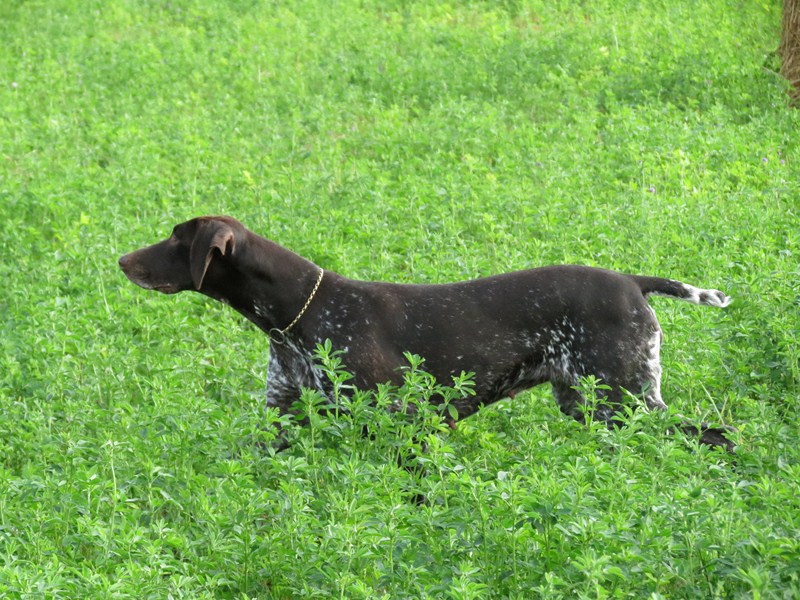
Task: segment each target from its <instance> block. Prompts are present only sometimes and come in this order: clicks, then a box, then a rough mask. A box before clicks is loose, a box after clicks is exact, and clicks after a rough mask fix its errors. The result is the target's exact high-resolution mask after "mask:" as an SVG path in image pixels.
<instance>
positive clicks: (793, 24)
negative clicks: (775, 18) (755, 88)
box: [778, 0, 800, 106]
mask: <svg viewBox="0 0 800 600" xmlns="http://www.w3.org/2000/svg"><path fill="white" fill-rule="evenodd" d="M778 54H779V55H780V57H781V75H783V76H784V77H785V78H786V79H787V80H788V81H789V83H790V84H791V86H792V89H791V90H790V91H789V95H790V96H791V97H792V103H793V104H794V105H795V106H797V105H800V0H783V31H782V32H781V45H780V46H779V47H778Z"/></svg>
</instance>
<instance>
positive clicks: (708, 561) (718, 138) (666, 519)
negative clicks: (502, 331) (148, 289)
mask: <svg viewBox="0 0 800 600" xmlns="http://www.w3.org/2000/svg"><path fill="white" fill-rule="evenodd" d="M779 20H780V3H779V2H776V1H770V2H747V3H734V2H724V1H722V0H716V1H714V2H708V3H695V2H683V1H679V2H637V1H632V0H629V1H621V2H603V1H597V2H584V3H563V2H538V1H533V0H531V1H525V0H520V1H506V2H499V1H498V2H464V3H462V2H451V3H447V2H444V3H439V2H435V3H433V2H414V1H399V0H398V1H396V2H393V1H391V0H387V1H381V2H379V1H371V0H364V1H360V2H356V1H350V0H343V1H341V2H319V1H311V0H308V1H300V2H282V1H275V2H261V1H256V0H235V1H230V2H225V3H218V2H212V1H210V0H187V1H185V2H151V1H147V0H111V1H99V0H88V1H83V2H77V1H75V0H52V1H47V2H44V1H28V2H24V1H22V0H9V1H6V2H3V3H2V4H0V249H2V259H0V277H2V286H0V408H1V409H2V417H0V595H2V596H4V597H9V598H166V597H171V598H180V597H183V598H250V597H252V598H296V597H317V598H328V597H341V598H421V597H431V598H434V597H443V598H484V597H486V598H535V597H543V598H573V597H586V598H699V597H704V598H739V597H753V598H794V597H797V596H798V595H800V531H799V529H800V449H799V448H798V439H800V436H799V434H800V431H799V427H798V416H797V414H798V409H799V408H800V400H798V392H800V390H798V383H797V382H798V377H799V376H800V366H799V364H798V356H800V350H798V345H797V335H798V305H799V304H800V287H799V286H798V275H799V274H800V273H798V256H800V226H798V208H799V207H800V201H799V200H798V198H800V163H799V162H798V161H800V149H799V148H798V143H799V142H798V139H799V138H798V135H797V132H798V131H800V113H798V111H796V110H790V109H788V108H787V101H786V96H785V88H784V83H783V82H782V81H781V79H780V78H779V77H778V76H777V75H776V74H775V67H776V64H775V57H774V55H773V51H774V49H775V48H776V47H777V44H778V34H779ZM214 213H224V214H231V215H234V216H236V217H238V218H239V219H240V220H242V221H243V222H245V223H246V224H247V225H248V226H249V227H250V228H251V229H253V230H255V231H258V232H260V233H262V234H264V235H265V236H267V237H270V238H271V239H274V240H275V241H277V242H279V243H282V244H283V245H286V246H288V247H290V248H292V249H294V250H295V251H297V252H299V253H301V254H303V255H305V256H307V257H309V258H311V259H312V260H315V261H316V262H317V263H319V264H320V265H322V266H324V267H325V268H328V269H332V270H335V271H338V272H340V273H342V274H344V275H348V276H352V277H359V278H369V279H390V280H395V281H409V282H410V281H414V282H445V281H453V280H457V279H463V278H468V277H474V276H480V275H488V274H492V273H497V272H502V271H508V270H513V269H520V268H527V267H532V266H538V265H543V264H550V263H561V262H575V263H583V264H591V265H598V266H604V267H609V268H615V269H619V270H623V271H628V272H638V273H649V274H656V275H664V276H670V277H675V278H678V279H682V280H685V281H688V282H691V283H695V284H698V285H705V286H710V287H717V288H719V289H722V290H724V291H726V292H727V293H728V294H730V295H731V296H733V297H734V299H735V301H734V304H733V305H732V306H731V307H730V308H728V309H726V310H724V311H719V310H712V309H708V308H702V307H695V306H690V305H687V304H683V303H677V302H674V301H670V300H666V299H654V300H653V302H652V303H653V305H654V307H655V309H656V311H657V312H658V314H659V317H660V320H661V322H662V325H663V327H664V330H665V332H666V344H665V348H664V350H663V359H662V360H663V365H664V369H665V378H664V384H663V389H664V396H665V399H666V400H667V401H668V402H670V404H671V407H672V409H673V414H670V415H644V414H639V413H636V414H634V415H633V416H632V417H631V419H630V420H631V423H630V426H629V427H627V428H624V429H621V430H619V431H616V432H608V431H604V430H602V428H598V427H595V426H590V427H582V426H579V425H577V424H576V423H573V422H571V421H569V420H567V419H565V418H563V417H562V416H561V415H560V414H559V413H558V411H557V409H556V407H555V405H554V403H553V402H552V400H551V398H550V396H549V390H547V389H546V387H545V386H543V387H542V388H540V389H536V390H533V391H532V392H530V393H528V394H524V395H521V396H519V397H517V399H516V400H515V401H513V402H511V401H506V402H502V403H498V404H497V405H495V406H493V407H490V408H487V409H485V410H484V411H482V412H481V413H480V414H479V415H478V416H476V417H474V418H471V419H469V420H467V421H465V422H463V423H462V424H460V425H459V427H458V428H457V429H456V430H455V431H443V432H439V433H438V434H436V435H429V433H430V431H432V430H434V431H435V430H436V429H437V425H436V415H435V414H433V413H430V414H428V413H425V414H426V415H427V416H426V417H425V418H426V419H428V420H427V421H425V420H424V419H423V420H422V421H412V422H408V421H407V420H403V419H401V418H399V417H396V418H395V419H391V418H389V417H387V416H385V415H384V414H383V413H382V412H380V411H376V410H374V409H372V408H371V407H370V401H376V398H374V397H373V398H370V397H366V396H363V395H358V396H357V397H356V398H355V399H354V400H353V402H354V403H356V407H355V408H356V409H357V410H354V411H353V417H352V418H349V419H348V418H344V419H338V420H337V419H331V418H330V417H328V416H325V415H322V414H318V413H317V407H318V404H319V399H318V398H315V397H314V396H313V394H309V395H307V396H304V398H303V402H304V405H305V406H306V407H307V410H308V411H309V412H310V414H311V415H312V416H313V419H312V421H313V426H312V427H309V428H305V429H298V430H297V431H296V432H295V436H296V443H295V444H294V446H293V447H292V448H291V449H290V450H289V451H287V452H284V453H281V454H279V455H274V454H273V453H271V452H270V451H263V450H261V449H259V446H258V442H259V441H261V440H263V439H264V436H265V435H266V434H264V433H263V431H262V430H261V425H262V424H263V423H264V421H265V419H266V418H268V416H265V414H264V411H263V408H262V397H263V386H264V381H263V379H264V371H265V365H266V356H267V353H268V342H267V340H266V339H265V338H264V336H263V335H261V334H260V333H259V332H257V331H256V330H255V329H254V328H253V327H251V326H250V325H249V324H247V322H245V321H244V320H243V319H242V318H240V317H239V316H238V315H236V314H234V313H232V312H231V311H230V310H229V309H227V308H225V307H224V306H221V305H218V304H215V303H212V302H210V301H208V300H206V299H204V298H202V297H200V296H197V295H188V294H185V295H179V296H176V297H170V298H166V297H161V296H157V295H155V294H148V293H145V292H143V291H142V290H140V289H138V288H135V287H134V286H132V285H130V284H129V283H128V282H127V281H126V280H125V279H124V277H123V276H122V274H121V273H120V272H119V270H118V269H117V266H116V258H117V257H118V256H119V255H120V254H121V253H123V252H126V251H129V250H131V249H133V248H136V247H138V246H141V245H143V244H145V243H149V242H151V241H154V240H155V239H159V238H160V237H162V236H163V235H165V234H166V233H167V232H168V231H169V230H170V228H171V227H172V226H173V225H174V224H176V223H177V222H180V221H183V220H186V219H187V218H190V217H192V216H195V215H199V214H214ZM464 325H465V327H469V323H465V324H464ZM329 366H330V369H331V374H332V375H333V376H335V377H342V374H341V367H339V366H337V365H336V364H335V363H331V364H330V365H329ZM426 385H427V384H426V383H425V377H424V373H422V372H420V371H418V370H414V369H411V370H410V373H409V381H408V382H407V386H406V387H405V388H403V389H400V390H387V391H385V393H386V394H394V395H395V396H399V397H401V398H409V397H412V396H414V397H417V396H419V394H420V390H421V389H422V390H424V389H425V386H426ZM415 394H416V396H415ZM377 400H380V398H379V399H377ZM383 400H385V398H384V399H383ZM383 400H381V401H383ZM379 404H380V402H379ZM678 413H683V414H687V415H692V416H695V417H696V418H697V419H698V420H699V419H704V420H709V421H714V422H724V423H728V424H733V425H736V426H737V427H738V428H739V430H740V434H739V436H738V438H739V439H738V440H737V441H738V443H739V448H738V452H737V454H736V456H735V457H730V456H727V455H723V454H722V453H719V452H714V451H709V450H707V449H705V448H698V447H696V445H694V444H693V443H692V442H691V441H687V440H685V439H683V438H681V437H675V436H667V435H665V434H664V433H663V432H664V430H665V428H666V426H667V425H668V424H669V422H670V419H674V418H675V415H676V414H678ZM364 425H369V426H370V427H372V428H373V430H374V432H375V435H373V436H371V437H373V438H374V439H367V438H363V437H362V436H361V435H360V431H361V429H362V428H363V426H364ZM415 428H416V429H415ZM420 428H422V429H420ZM409 431H412V432H414V431H419V432H420V436H417V439H418V440H420V439H424V440H426V441H427V445H428V451H427V452H426V453H424V454H421V455H419V454H418V455H417V456H418V458H417V460H419V461H420V462H421V463H423V464H422V465H421V466H424V469H425V473H426V476H424V477H422V476H420V475H419V474H420V471H414V470H411V471H407V470H404V469H402V468H399V467H398V466H397V462H396V460H395V457H396V455H397V454H398V453H403V452H410V451H411V450H413V448H409V446H408V445H409V444H410V443H411V442H410V441H409V440H410V439H411V438H413V437H414V436H411V438H410V437H409V435H408V433H409ZM356 434H359V435H356ZM415 494H423V495H424V496H425V497H426V498H427V500H428V502H427V503H426V504H425V505H422V506H417V505H415V504H414V503H413V502H412V501H410V500H409V498H410V497H411V496H413V495H415Z"/></svg>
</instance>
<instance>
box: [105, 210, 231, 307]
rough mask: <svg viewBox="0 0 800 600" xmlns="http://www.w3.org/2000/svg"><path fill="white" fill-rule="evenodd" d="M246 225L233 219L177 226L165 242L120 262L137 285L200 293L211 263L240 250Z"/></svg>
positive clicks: (200, 220)
mask: <svg viewBox="0 0 800 600" xmlns="http://www.w3.org/2000/svg"><path fill="white" fill-rule="evenodd" d="M240 229H243V227H242V225H241V224H240V223H239V222H238V221H236V220H235V219H232V218H230V217H198V218H196V219H192V220H191V221H186V222H185V223H181V224H180V225H176V226H175V228H174V229H173V230H172V235H171V236H169V237H168V238H167V239H165V240H164V241H161V242H158V243H157V244H153V245H152V246H147V247H146V248H142V249H140V250H136V251H135V252H131V253H130V254H126V255H125V256H123V257H121V258H120V259H119V266H120V268H121V269H122V271H123V272H124V273H125V275H126V276H127V277H128V279H130V280H131V281H132V282H133V283H135V284H136V285H138V286H141V287H143V288H145V289H147V290H156V291H159V292H162V293H164V294H175V293H177V292H182V291H184V290H200V289H201V288H202V286H203V281H204V280H205V278H206V273H207V272H208V268H209V266H210V265H211V262H212V261H213V260H214V259H215V258H217V257H229V256H232V255H233V253H234V252H235V251H236V238H237V233H238V232H239V230H240Z"/></svg>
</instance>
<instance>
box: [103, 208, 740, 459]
mask: <svg viewBox="0 0 800 600" xmlns="http://www.w3.org/2000/svg"><path fill="white" fill-rule="evenodd" d="M119 265H120V267H121V268H122V270H123V272H124V273H125V275H126V276H127V277H128V278H129V279H130V280H131V281H132V282H133V283H135V284H137V285H139V286H141V287H143V288H145V289H150V290H156V291H159V292H162V293H165V294H173V293H177V292H182V291H186V290H192V291H196V292H200V293H201V294H204V295H206V296H208V297H210V298H214V299H215V300H219V301H221V302H224V303H225V304H228V305H230V306H231V307H232V308H234V309H235V310H237V311H238V312H240V313H241V314H242V315H244V316H245V317H246V318H247V319H249V320H250V321H252V322H253V323H254V324H255V325H256V326H258V327H259V328H260V329H261V330H262V331H263V332H265V333H266V334H267V335H268V336H269V337H270V340H271V343H270V358H269V365H268V370H267V380H268V388H267V399H266V405H267V406H268V407H276V408H277V409H278V411H279V413H280V414H285V413H289V412H290V411H291V407H292V404H293V403H295V402H296V401H297V400H298V399H299V397H300V392H301V388H304V387H305V388H314V389H317V390H320V391H321V392H322V393H323V394H328V393H329V392H330V382H328V381H327V378H325V377H324V376H323V374H322V373H321V371H320V370H319V368H318V367H317V365H316V364H315V361H314V358H313V350H314V348H315V347H316V345H317V344H318V343H321V342H323V341H324V340H330V341H331V343H332V345H333V347H334V348H337V349H340V350H342V351H343V353H344V356H343V360H344V363H345V364H346V365H347V367H348V370H350V371H351V372H352V373H353V375H354V381H353V383H354V385H355V386H357V387H359V388H361V389H370V388H374V387H375V386H377V385H378V384H380V383H387V382H391V383H395V384H398V383H400V382H401V380H402V373H401V370H400V367H401V366H403V365H405V364H406V361H405V358H404V352H407V351H408V352H412V353H414V354H417V355H420V356H422V357H424V358H425V368H426V370H427V371H428V372H430V373H431V374H432V375H433V376H435V378H436V379H437V380H438V381H439V382H441V383H446V382H449V381H451V379H452V377H453V376H454V375H457V374H459V373H462V372H471V373H474V386H475V387H474V391H475V394H474V395H472V396H467V397H465V398H462V399H458V400H455V401H453V402H452V403H451V405H452V406H453V407H454V408H455V409H456V411H457V418H458V419H463V418H465V417H468V416H470V415H472V414H473V413H475V412H476V411H477V410H478V409H479V408H480V407H481V406H485V405H488V404H492V403H494V402H497V401H498V400H501V399H503V398H514V397H515V396H516V395H517V394H518V393H520V392H522V391H523V390H526V389H528V388H531V387H533V386H536V385H539V384H542V383H545V382H550V384H551V385H552V389H553V395H554V396H555V399H556V402H557V403H558V406H559V408H560V409H561V411H562V412H563V413H564V414H566V415H569V416H571V417H573V418H575V419H577V420H579V421H581V422H583V421H584V418H585V411H586V407H585V404H586V399H585V398H584V396H583V395H582V393H581V392H580V391H579V389H578V388H577V384H578V383H579V381H580V379H581V378H582V377H586V376H590V375H592V376H595V377H596V378H598V379H600V380H602V382H603V383H605V384H606V386H607V387H608V388H609V389H603V390H598V392H599V395H600V396H601V397H600V400H601V402H600V403H599V404H598V406H597V407H596V408H595V412H594V415H593V418H595V419H600V420H602V421H605V422H607V423H609V424H613V423H614V422H615V416H616V415H618V412H619V409H620V408H621V407H622V406H623V405H624V404H625V402H626V398H627V399H629V398H630V395H631V394H632V395H633V396H637V397H641V398H642V399H643V401H644V403H645V405H646V406H647V407H648V408H649V409H651V410H663V409H665V408H666V405H665V404H664V402H663V400H662V397H661V364H660V347H661V340H662V333H661V328H660V326H659V323H658V320H657V319H656V316H655V313H654V312H653V310H652V308H651V307H650V305H649V304H648V302H647V297H648V296H649V295H653V294H654V295H661V296H668V297H671V298H677V299H680V300H685V301H688V302H692V303H695V304H700V305H705V306H713V307H718V308H722V307H725V306H728V304H730V302H731V299H730V298H729V297H728V296H727V295H725V294H724V293H722V292H720V291H718V290H713V289H700V288H697V287H694V286H691V285H688V284H685V283H681V282H679V281H675V280H672V279H662V278H660V277H647V276H640V275H626V274H623V273H618V272H615V271H609V270H605V269H599V268H594V267H586V266H577V265H558V266H546V267H540V268H535V269H530V270H525V271H516V272H512V273H506V274H502V275H494V276H490V277H484V278H480V279H474V280H471V281H462V282H457V283H448V284H438V285H417V284H396V283H384V282H368V281H356V280H352V279H348V278H346V277H343V276H341V275H338V274H336V273H334V272H332V271H326V270H323V269H322V268H320V267H318V266H317V265H315V264H314V263H312V262H310V261H308V260H306V259H304V258H302V257H300V256H298V255H297V254H295V253H293V252H291V251H290V250H287V249H286V248H283V247H281V246H279V245H278V244H276V243H274V242H271V241H269V240H267V239H264V238H262V237H260V236H258V235H256V234H255V233H253V232H251V231H249V230H248V229H246V228H245V227H244V226H243V225H242V224H241V223H239V222H238V221H237V220H235V219H233V218H231V217H225V216H215V217H198V218H195V219H192V220H190V221H187V222H185V223H182V224H180V225H177V226H176V227H175V228H174V229H173V231H172V235H170V237H169V238H167V239H166V240H164V241H161V242H159V243H157V244H154V245H152V246H148V247H145V248H142V249H140V250H137V251H135V252H132V253H130V254H126V255H125V256H123V257H121V258H120V259H119ZM604 387H605V386H604ZM682 429H683V430H684V431H686V432H688V433H690V434H692V435H697V436H699V439H700V442H701V443H705V444H710V445H714V446H721V447H724V448H726V449H727V450H729V451H732V450H733V444H732V442H730V441H729V440H728V439H727V438H726V436H725V434H726V433H727V432H730V431H733V429H732V428H729V427H723V428H712V427H708V426H706V425H705V424H704V425H702V426H701V427H699V428H697V427H695V426H693V425H689V424H685V425H684V426H683V427H682Z"/></svg>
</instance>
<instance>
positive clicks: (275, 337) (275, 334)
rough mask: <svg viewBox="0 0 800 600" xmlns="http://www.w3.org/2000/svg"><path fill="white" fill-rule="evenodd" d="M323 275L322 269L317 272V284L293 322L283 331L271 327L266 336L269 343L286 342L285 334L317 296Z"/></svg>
mask: <svg viewBox="0 0 800 600" xmlns="http://www.w3.org/2000/svg"><path fill="white" fill-rule="evenodd" d="M324 274H325V270H324V269H320V270H319V276H318V277H317V283H315V284H314V289H313V290H311V295H310V296H309V297H308V300H306V303H305V304H304V305H303V308H301V309H300V312H299V313H298V314H297V316H296V317H295V318H294V321H292V322H291V323H289V324H288V325H287V326H286V327H284V328H283V329H278V328H277V327H273V328H272V329H270V330H269V334H268V335H269V339H270V341H272V342H274V343H275V344H283V343H284V342H286V334H287V333H288V332H289V330H291V328H292V327H294V326H295V325H297V322H298V321H299V320H300V319H301V317H302V316H303V315H304V314H305V312H306V311H307V310H308V307H309V305H310V304H311V301H312V300H313V299H314V296H316V295H317V290H318V289H319V284H320V283H322V276H323V275H324Z"/></svg>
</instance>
